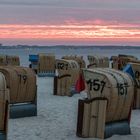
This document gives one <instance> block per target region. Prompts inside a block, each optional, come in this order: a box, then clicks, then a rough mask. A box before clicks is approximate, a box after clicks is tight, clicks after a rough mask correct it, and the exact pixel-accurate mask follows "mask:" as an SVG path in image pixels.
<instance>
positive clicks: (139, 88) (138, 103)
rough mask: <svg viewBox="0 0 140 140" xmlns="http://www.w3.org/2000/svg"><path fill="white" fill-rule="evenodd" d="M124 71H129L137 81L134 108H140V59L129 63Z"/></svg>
mask: <svg viewBox="0 0 140 140" xmlns="http://www.w3.org/2000/svg"><path fill="white" fill-rule="evenodd" d="M123 71H125V72H127V73H129V74H130V75H131V76H132V78H133V79H134V81H135V89H134V101H133V108H134V109H140V61H137V62H136V61H135V63H133V62H130V63H128V64H127V66H126V67H125V68H124V69H123Z"/></svg>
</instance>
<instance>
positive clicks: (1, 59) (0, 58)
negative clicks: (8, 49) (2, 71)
mask: <svg viewBox="0 0 140 140" xmlns="http://www.w3.org/2000/svg"><path fill="white" fill-rule="evenodd" d="M6 65H7V62H6V55H0V66H6Z"/></svg>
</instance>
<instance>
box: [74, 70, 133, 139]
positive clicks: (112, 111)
mask: <svg viewBox="0 0 140 140" xmlns="http://www.w3.org/2000/svg"><path fill="white" fill-rule="evenodd" d="M83 75H84V79H85V81H86V83H87V91H88V92H87V94H88V99H85V100H79V106H78V108H79V109H78V121H77V122H78V123H77V135H78V136H81V137H94V138H102V139H103V138H108V137H111V136H112V135H113V134H120V135H125V134H130V133H131V131H130V125H129V116H130V110H131V106H132V101H133V95H134V81H133V79H132V77H131V76H129V75H128V74H126V73H124V72H121V71H117V70H113V69H109V68H94V69H84V70H83Z"/></svg>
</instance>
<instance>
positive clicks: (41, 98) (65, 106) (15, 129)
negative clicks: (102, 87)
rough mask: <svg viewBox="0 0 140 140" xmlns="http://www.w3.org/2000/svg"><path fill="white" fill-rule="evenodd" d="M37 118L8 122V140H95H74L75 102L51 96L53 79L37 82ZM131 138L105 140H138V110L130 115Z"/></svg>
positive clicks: (75, 139)
mask: <svg viewBox="0 0 140 140" xmlns="http://www.w3.org/2000/svg"><path fill="white" fill-rule="evenodd" d="M37 85H38V116H37V117H26V118H21V119H10V120H9V128H8V140H96V139H95V138H85V139H83V138H79V137H77V136H76V123H77V107H78V99H80V98H82V97H84V94H77V95H74V96H72V97H62V96H54V95H53V78H49V77H45V78H37ZM131 130H132V135H127V136H126V135H125V136H119V135H114V136H112V137H111V138H108V139H107V140H140V110H134V111H132V119H131Z"/></svg>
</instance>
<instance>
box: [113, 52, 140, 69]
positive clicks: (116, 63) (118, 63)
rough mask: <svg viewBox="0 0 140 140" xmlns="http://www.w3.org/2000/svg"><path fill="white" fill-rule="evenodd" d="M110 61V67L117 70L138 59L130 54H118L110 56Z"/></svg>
mask: <svg viewBox="0 0 140 140" xmlns="http://www.w3.org/2000/svg"><path fill="white" fill-rule="evenodd" d="M111 60H112V61H113V62H112V68H113V69H117V70H123V68H124V67H125V66H126V65H127V64H128V63H129V62H134V61H137V60H138V59H137V58H136V57H134V56H131V55H122V54H119V55H118V56H112V57H111Z"/></svg>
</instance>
